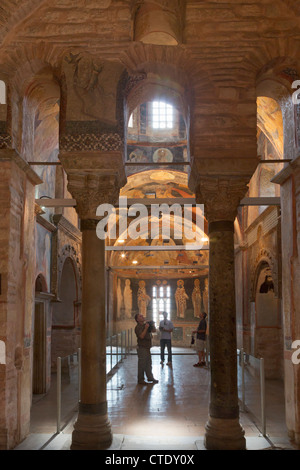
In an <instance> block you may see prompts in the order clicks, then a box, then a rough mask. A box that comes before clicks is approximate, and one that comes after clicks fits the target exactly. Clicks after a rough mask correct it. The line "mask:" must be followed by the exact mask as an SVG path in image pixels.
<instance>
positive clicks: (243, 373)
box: [241, 348, 245, 411]
mask: <svg viewBox="0 0 300 470" xmlns="http://www.w3.org/2000/svg"><path fill="white" fill-rule="evenodd" d="M241 367H242V411H245V362H244V349H243V348H242V349H241Z"/></svg>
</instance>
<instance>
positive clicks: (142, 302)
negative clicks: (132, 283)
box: [137, 281, 150, 317]
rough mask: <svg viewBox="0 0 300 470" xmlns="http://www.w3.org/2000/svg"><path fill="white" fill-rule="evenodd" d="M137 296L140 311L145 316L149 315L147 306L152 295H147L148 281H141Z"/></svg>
mask: <svg viewBox="0 0 300 470" xmlns="http://www.w3.org/2000/svg"><path fill="white" fill-rule="evenodd" d="M137 297H138V299H137V300H138V307H139V313H140V314H141V315H143V316H144V317H146V315H147V307H148V305H149V302H150V297H149V295H147V292H146V283H145V281H140V282H139V290H138V293H137Z"/></svg>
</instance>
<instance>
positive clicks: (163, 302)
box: [152, 284, 171, 325]
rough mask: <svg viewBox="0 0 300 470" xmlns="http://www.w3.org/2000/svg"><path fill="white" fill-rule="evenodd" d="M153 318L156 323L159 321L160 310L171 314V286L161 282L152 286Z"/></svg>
mask: <svg viewBox="0 0 300 470" xmlns="http://www.w3.org/2000/svg"><path fill="white" fill-rule="evenodd" d="M152 306H153V307H152V318H153V321H154V322H155V323H156V325H157V324H158V322H159V314H160V312H167V313H168V319H169V320H170V316H171V287H170V286H168V285H167V284H162V285H161V284H159V285H156V286H153V288H152Z"/></svg>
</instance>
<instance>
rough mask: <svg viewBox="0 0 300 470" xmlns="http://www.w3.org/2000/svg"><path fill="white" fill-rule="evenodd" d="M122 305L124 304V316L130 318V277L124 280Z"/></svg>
mask: <svg viewBox="0 0 300 470" xmlns="http://www.w3.org/2000/svg"><path fill="white" fill-rule="evenodd" d="M124 305H125V317H126V318H131V315H132V289H131V287H130V279H126V280H125V288H124Z"/></svg>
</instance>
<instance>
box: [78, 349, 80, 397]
mask: <svg viewBox="0 0 300 470" xmlns="http://www.w3.org/2000/svg"><path fill="white" fill-rule="evenodd" d="M80 400H81V348H78V401H80Z"/></svg>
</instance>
